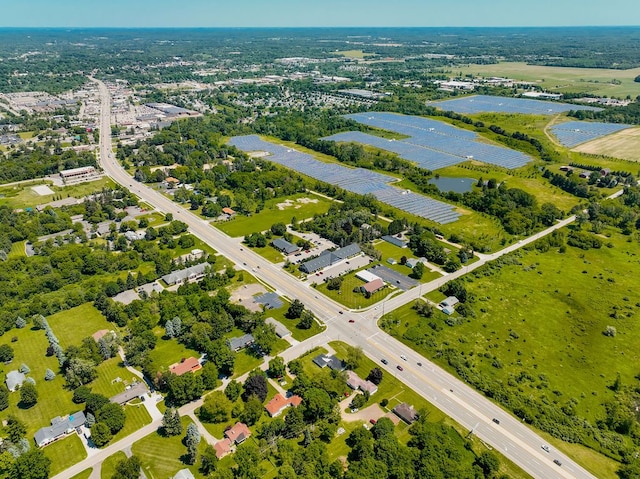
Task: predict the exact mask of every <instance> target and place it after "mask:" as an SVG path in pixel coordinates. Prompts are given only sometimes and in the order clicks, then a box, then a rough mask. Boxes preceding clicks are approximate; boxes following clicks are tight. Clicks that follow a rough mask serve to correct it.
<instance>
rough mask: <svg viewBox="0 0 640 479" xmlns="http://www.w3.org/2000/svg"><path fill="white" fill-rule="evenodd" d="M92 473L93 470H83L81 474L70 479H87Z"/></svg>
mask: <svg viewBox="0 0 640 479" xmlns="http://www.w3.org/2000/svg"><path fill="white" fill-rule="evenodd" d="M92 473H93V468H89V469H85V470H84V471H82V472H81V473H79V474H76V475H75V476H73V477H72V478H71V479H89V477H91V474H92Z"/></svg>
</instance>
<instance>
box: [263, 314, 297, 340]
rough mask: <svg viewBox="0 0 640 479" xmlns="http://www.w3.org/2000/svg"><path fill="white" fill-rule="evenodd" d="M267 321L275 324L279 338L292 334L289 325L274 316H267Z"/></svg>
mask: <svg viewBox="0 0 640 479" xmlns="http://www.w3.org/2000/svg"><path fill="white" fill-rule="evenodd" d="M264 322H265V323H267V324H271V325H273V327H274V328H276V335H277V336H278V337H279V338H286V337H288V336H291V331H289V330H288V329H287V327H286V326H285V325H284V324H282V323H281V322H280V321H276V320H275V319H274V318H267V319H265V320H264Z"/></svg>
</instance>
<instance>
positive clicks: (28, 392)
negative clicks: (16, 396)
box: [20, 382, 38, 409]
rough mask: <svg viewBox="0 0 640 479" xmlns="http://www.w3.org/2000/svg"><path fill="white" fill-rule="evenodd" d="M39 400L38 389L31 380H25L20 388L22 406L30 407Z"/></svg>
mask: <svg viewBox="0 0 640 479" xmlns="http://www.w3.org/2000/svg"><path fill="white" fill-rule="evenodd" d="M37 402H38V390H37V389H36V387H35V386H34V385H33V384H31V383H30V382H25V383H24V384H23V385H22V387H21V388H20V407H21V408H24V409H29V408H30V407H33V406H35V405H36V403H37Z"/></svg>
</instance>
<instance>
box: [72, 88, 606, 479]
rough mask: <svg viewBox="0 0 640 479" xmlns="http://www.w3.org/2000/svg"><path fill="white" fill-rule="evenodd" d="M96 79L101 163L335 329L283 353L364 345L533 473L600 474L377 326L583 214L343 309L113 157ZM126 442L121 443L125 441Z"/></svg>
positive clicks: (106, 105)
mask: <svg viewBox="0 0 640 479" xmlns="http://www.w3.org/2000/svg"><path fill="white" fill-rule="evenodd" d="M94 81H96V82H97V83H98V85H99V88H100V95H101V100H102V115H101V121H100V156H101V158H100V163H101V167H102V168H103V169H104V171H105V173H106V174H107V175H109V176H110V177H111V178H112V179H113V180H114V181H116V182H117V183H120V184H121V185H123V186H124V187H126V188H128V189H129V190H130V191H132V192H133V193H134V194H136V195H137V196H139V197H140V199H141V200H142V201H144V202H146V203H148V204H149V205H151V206H152V207H154V208H155V209H157V210H159V211H161V212H163V213H172V214H173V216H174V218H175V219H178V220H180V221H183V222H185V223H186V224H187V225H188V226H189V230H190V231H191V233H193V234H194V235H195V236H197V237H199V238H200V239H202V240H203V241H204V242H205V243H207V244H208V245H210V246H211V247H213V248H214V249H216V250H217V251H218V252H219V253H221V254H222V255H224V256H225V257H227V258H229V259H230V260H231V261H233V262H234V263H236V265H237V266H238V268H241V269H245V270H247V271H251V272H252V274H253V275H254V276H256V277H257V278H258V279H260V280H261V281H263V282H265V283H266V284H269V285H270V286H272V287H273V288H275V289H276V291H277V292H278V294H280V295H283V296H286V297H288V298H290V299H293V298H296V299H299V300H300V301H302V302H303V303H304V304H305V306H306V307H307V308H308V309H310V310H311V311H313V313H314V314H315V315H316V316H317V317H318V318H320V319H321V320H322V321H324V322H325V323H326V325H327V330H326V331H325V332H324V333H322V334H321V335H319V336H315V337H313V338H311V339H309V340H307V341H305V342H303V343H300V344H299V345H297V346H295V347H293V348H290V349H289V350H287V351H285V352H284V353H283V354H282V356H283V357H284V358H285V359H287V360H290V359H293V358H294V357H296V356H297V355H299V354H301V353H302V352H304V351H306V350H308V349H310V348H312V347H314V346H317V345H320V344H323V343H325V342H326V341H329V340H333V339H339V340H342V341H344V342H347V343H349V344H351V345H354V346H360V347H362V349H363V351H364V352H365V354H367V356H369V357H370V358H372V359H373V360H375V361H376V362H378V363H379V362H380V359H381V358H386V359H387V360H388V361H389V364H388V365H383V364H380V366H381V367H382V368H384V369H386V370H387V373H388V374H393V375H395V376H396V377H397V378H398V379H399V380H401V381H402V382H403V383H405V384H406V385H407V386H408V387H409V388H411V389H413V390H415V391H417V392H418V393H419V394H421V395H422V396H423V397H425V398H426V399H428V400H429V401H430V402H431V403H433V404H434V405H435V406H437V407H438V408H439V409H441V410H442V411H443V412H445V413H446V414H447V415H449V416H450V417H452V418H453V419H454V420H456V421H457V422H459V423H460V424H461V425H462V426H464V427H465V428H467V429H469V430H470V431H471V430H472V431H473V433H474V434H475V435H476V436H477V437H478V438H480V439H481V440H482V441H484V442H485V443H486V444H487V445H488V447H491V448H493V449H495V450H497V451H499V452H500V453H502V454H503V455H504V456H506V457H508V458H509V459H510V460H512V461H513V462H514V463H516V464H518V465H519V466H520V467H522V469H524V470H525V471H527V472H528V473H529V474H531V475H532V476H533V477H535V478H540V479H552V478H567V479H569V478H578V479H595V476H594V475H592V474H590V473H589V472H587V471H586V470H585V469H583V468H582V467H580V466H578V465H577V464H576V463H575V462H573V461H572V460H571V459H569V458H568V457H567V456H565V455H564V454H562V453H560V452H559V451H556V450H554V449H551V450H550V452H546V451H544V450H543V449H542V448H541V446H542V445H543V444H545V441H544V440H543V439H542V438H541V437H540V436H538V435H537V434H535V433H534V432H533V431H532V430H531V429H530V428H529V427H528V426H527V425H526V424H523V423H522V422H521V421H520V420H518V419H517V418H514V417H513V416H512V415H511V414H509V413H507V412H505V411H504V410H503V409H501V408H500V407H498V406H496V405H495V404H494V403H492V402H491V401H490V400H488V399H487V398H486V397H484V396H483V395H481V394H480V393H478V392H476V391H475V390H473V389H472V388H470V387H469V386H467V385H466V384H465V383H463V382H462V381H460V380H458V379H457V378H455V377H454V376H452V375H451V374H449V373H447V372H446V371H444V370H443V369H441V368H439V367H438V366H437V365H435V364H433V363H431V362H430V361H428V360H427V359H426V358H424V357H422V356H420V355H419V354H418V353H416V352H415V351H413V350H412V349H410V348H409V347H407V346H405V345H404V344H402V343H401V342H399V341H398V340H396V339H395V338H392V337H391V336H389V335H387V334H386V333H384V332H383V331H382V330H380V329H379V328H378V326H377V319H378V318H379V317H380V316H381V313H382V309H384V312H385V313H388V312H390V311H392V310H394V309H397V308H399V307H401V306H403V305H405V304H407V303H409V302H411V301H414V300H415V299H416V298H418V297H420V296H421V295H422V294H426V293H427V292H429V291H433V290H434V289H436V288H438V287H439V286H441V285H442V284H444V283H446V282H447V281H450V280H451V279H454V278H457V277H460V276H462V275H464V274H467V273H468V272H470V271H473V270H474V269H476V268H479V267H480V266H482V265H483V264H485V263H486V262H488V261H491V260H494V259H496V258H498V257H500V256H502V255H503V254H506V253H509V252H511V251H514V250H516V249H518V248H520V247H522V246H524V245H526V244H528V243H530V242H533V241H535V240H537V239H538V238H541V237H543V236H545V235H547V234H549V233H551V232H552V231H554V230H556V229H558V228H561V227H564V226H566V225H567V224H569V223H571V222H572V221H574V220H575V217H574V216H572V217H570V218H567V219H565V220H563V221H562V222H558V223H557V224H556V225H554V226H553V227H551V228H548V229H547V230H545V231H542V232H540V233H537V234H535V235H533V236H531V237H530V238H527V239H525V240H523V241H521V242H519V243H517V244H513V245H511V246H508V247H507V248H505V249H503V250H501V251H499V252H497V253H494V254H491V255H481V257H480V260H479V261H477V262H476V263H473V264H471V265H468V266H465V267H464V268H462V269H461V270H459V271H456V272H455V273H452V274H449V275H447V276H444V277H442V278H438V279H436V280H433V281H431V282H429V283H426V284H424V285H422V286H421V287H416V288H413V289H412V290H409V291H406V292H404V293H402V294H399V295H397V296H395V297H393V298H390V299H388V300H387V301H384V306H381V304H379V305H378V306H377V309H374V308H370V309H368V310H366V311H358V312H354V311H346V310H345V311H344V314H339V311H341V310H344V308H343V307H342V306H341V305H340V304H338V303H336V302H334V301H332V300H330V299H328V298H326V297H325V296H322V295H320V294H318V293H317V292H316V291H315V290H314V289H312V288H310V287H308V286H306V285H305V284H303V283H301V282H300V281H299V280H297V279H296V278H294V277H293V276H292V275H290V274H288V273H286V272H285V271H284V270H282V269H280V268H277V267H276V266H275V265H273V264H272V263H270V262H269V261H267V260H266V259H264V258H262V257H261V256H259V255H257V254H255V253H253V252H252V251H250V250H248V249H246V248H243V247H242V246H241V245H240V244H239V242H238V241H237V240H236V239H233V238H230V237H229V236H227V235H225V234H224V233H222V232H220V231H219V230H217V229H215V228H213V227H211V226H210V225H209V224H208V223H207V222H206V221H203V220H202V219H201V218H199V217H198V216H196V215H194V214H192V213H191V212H189V211H187V210H185V209H183V208H181V207H180V206H179V205H177V204H176V203H174V202H172V201H171V200H170V199H168V198H166V197H164V196H163V195H161V194H160V193H158V192H157V191H155V190H153V189H151V188H149V187H147V186H145V185H143V184H141V183H138V182H136V181H135V180H133V179H132V178H131V176H129V175H128V174H127V173H126V172H125V171H124V169H123V168H122V167H121V166H120V165H119V164H118V161H117V160H116V159H115V158H114V155H113V151H112V147H111V135H110V132H111V125H110V110H111V107H110V95H109V92H108V90H107V88H106V86H105V85H104V83H102V82H100V81H98V80H95V79H94ZM350 319H353V320H354V323H349V320H350ZM294 354H295V355H296V356H294ZM401 356H406V357H407V361H404V360H402V359H400V357H401ZM418 362H420V363H422V366H418V365H417V363H418ZM398 364H401V365H402V367H403V369H404V370H403V371H399V370H397V369H396V366H397V365H398ZM189 409H191V406H190V407H189ZM185 411H186V410H185ZM493 418H496V419H498V420H499V421H500V424H496V423H495V422H493V421H492V419H493ZM149 427H150V426H147V427H145V429H144V431H145V432H146V431H148V430H149ZM135 436H136V439H139V436H140V435H139V434H136V435H135ZM123 441H124V440H123ZM123 441H120V442H121V443H123V444H124V442H123ZM127 442H128V441H127ZM132 442H133V441H131V442H129V444H130V443H132ZM114 446H116V445H114ZM109 449H111V447H109ZM554 459H558V460H559V461H560V462H561V463H562V466H558V465H556V464H554V463H553V460H554ZM87 461H90V459H87V460H86V461H83V463H86V462H87ZM90 462H91V461H90ZM96 462H98V461H93V463H96ZM90 465H91V464H90V463H87V464H85V466H84V467H85V468H86V467H90ZM74 470H75V468H74ZM80 470H81V469H80ZM65 472H67V471H65ZM61 477H63V476H61ZM66 477H68V476H66Z"/></svg>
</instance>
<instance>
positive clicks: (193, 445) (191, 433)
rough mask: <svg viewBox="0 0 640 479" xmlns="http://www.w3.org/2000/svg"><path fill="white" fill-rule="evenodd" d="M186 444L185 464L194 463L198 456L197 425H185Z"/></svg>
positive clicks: (198, 436) (198, 435) (198, 434)
mask: <svg viewBox="0 0 640 479" xmlns="http://www.w3.org/2000/svg"><path fill="white" fill-rule="evenodd" d="M184 442H185V444H186V446H187V464H195V463H196V459H197V458H198V445H199V444H200V433H199V432H198V427H197V426H196V425H195V424H194V423H191V424H189V425H188V426H187V434H186V436H185V438H184Z"/></svg>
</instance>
